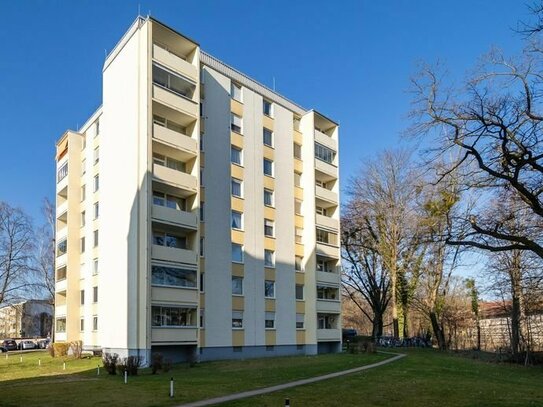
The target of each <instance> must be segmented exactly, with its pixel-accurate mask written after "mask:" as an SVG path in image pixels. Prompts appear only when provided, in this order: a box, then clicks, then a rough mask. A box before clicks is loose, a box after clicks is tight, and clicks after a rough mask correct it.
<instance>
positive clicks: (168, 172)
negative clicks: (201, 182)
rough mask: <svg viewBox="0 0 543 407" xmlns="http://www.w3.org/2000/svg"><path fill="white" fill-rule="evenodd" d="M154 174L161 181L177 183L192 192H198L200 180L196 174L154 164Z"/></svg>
mask: <svg viewBox="0 0 543 407" xmlns="http://www.w3.org/2000/svg"><path fill="white" fill-rule="evenodd" d="M153 176H154V178H156V179H157V180H159V181H164V182H166V183H168V184H174V185H177V186H178V187H180V188H182V189H186V190H188V191H191V192H197V188H198V181H197V180H196V177H195V176H194V175H190V174H187V173H184V172H181V171H177V170H174V169H172V168H168V167H164V166H163V165H159V164H153Z"/></svg>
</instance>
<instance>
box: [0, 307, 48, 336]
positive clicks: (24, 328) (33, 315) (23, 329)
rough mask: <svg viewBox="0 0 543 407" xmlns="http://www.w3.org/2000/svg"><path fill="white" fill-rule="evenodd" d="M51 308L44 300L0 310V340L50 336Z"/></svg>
mask: <svg viewBox="0 0 543 407" xmlns="http://www.w3.org/2000/svg"><path fill="white" fill-rule="evenodd" d="M52 323H53V306H52V305H51V304H50V303H49V302H48V301H45V300H28V301H23V302H19V303H17V304H11V305H6V306H4V307H2V308H0V339H4V338H34V337H40V338H44V337H47V336H50V335H51V333H52V332H51V328H52Z"/></svg>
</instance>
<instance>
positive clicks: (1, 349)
mask: <svg viewBox="0 0 543 407" xmlns="http://www.w3.org/2000/svg"><path fill="white" fill-rule="evenodd" d="M7 351H8V350H7V349H6V348H4V347H3V346H0V353H4V352H7Z"/></svg>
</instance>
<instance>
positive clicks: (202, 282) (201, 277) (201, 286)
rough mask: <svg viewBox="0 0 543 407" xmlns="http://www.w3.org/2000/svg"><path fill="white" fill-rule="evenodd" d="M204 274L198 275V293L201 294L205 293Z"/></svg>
mask: <svg viewBox="0 0 543 407" xmlns="http://www.w3.org/2000/svg"><path fill="white" fill-rule="evenodd" d="M204 275H205V273H200V292H201V293H203V292H204V291H205V278H204Z"/></svg>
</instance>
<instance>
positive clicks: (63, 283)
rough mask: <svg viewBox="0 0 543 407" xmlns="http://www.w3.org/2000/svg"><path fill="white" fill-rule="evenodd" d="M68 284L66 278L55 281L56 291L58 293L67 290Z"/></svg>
mask: <svg viewBox="0 0 543 407" xmlns="http://www.w3.org/2000/svg"><path fill="white" fill-rule="evenodd" d="M67 286H68V284H67V281H66V278H64V279H63V280H60V281H57V282H56V283H55V292H57V293H62V292H65V291H66V288H67Z"/></svg>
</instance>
